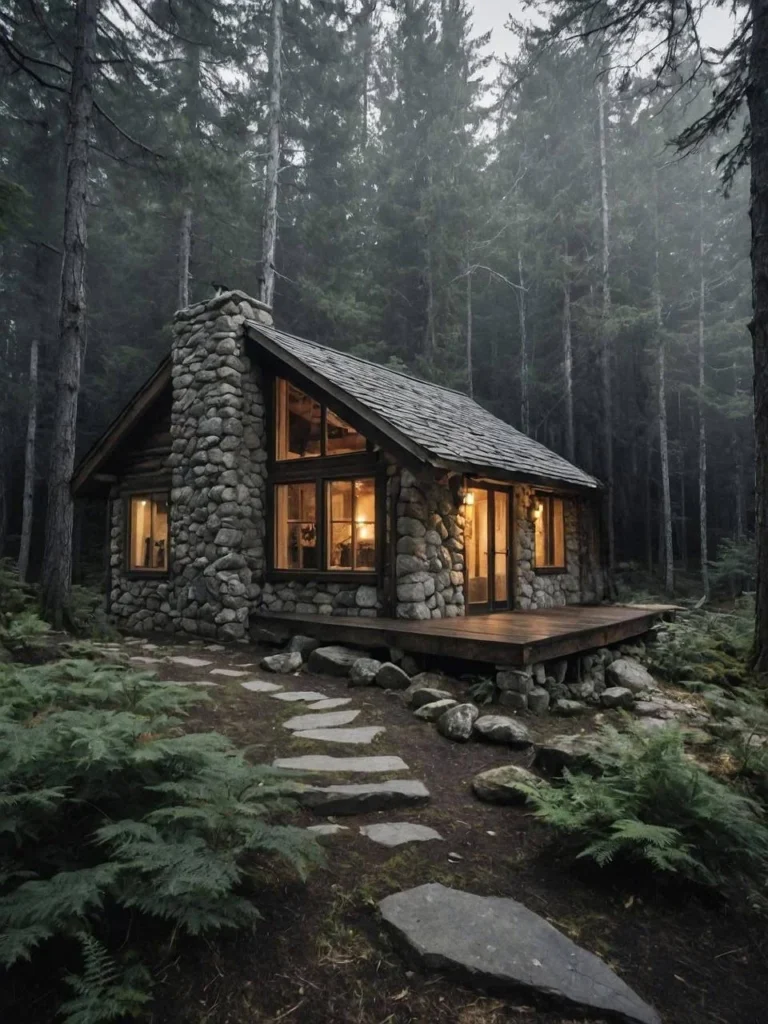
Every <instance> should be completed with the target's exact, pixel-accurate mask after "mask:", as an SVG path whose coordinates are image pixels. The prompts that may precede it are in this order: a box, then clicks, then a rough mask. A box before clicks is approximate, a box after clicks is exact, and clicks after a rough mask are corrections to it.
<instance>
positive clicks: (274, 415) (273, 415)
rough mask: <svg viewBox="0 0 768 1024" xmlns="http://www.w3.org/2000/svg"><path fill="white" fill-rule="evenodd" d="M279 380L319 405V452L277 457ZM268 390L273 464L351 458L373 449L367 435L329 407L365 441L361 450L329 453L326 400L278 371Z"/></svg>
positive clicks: (271, 458)
mask: <svg viewBox="0 0 768 1024" xmlns="http://www.w3.org/2000/svg"><path fill="white" fill-rule="evenodd" d="M281 381H285V382H286V384H289V385H290V386H291V387H294V388H296V390H297V391H301V392H302V394H304V395H306V396H307V398H309V399H310V400H311V401H313V402H316V403H317V404H318V405H319V406H320V452H319V454H317V455H301V456H299V457H298V458H295V459H290V458H278V455H277V449H278V445H279V442H280V434H279V430H278V423H277V419H278V415H279V409H280V403H279V401H278V397H277V389H278V387H279V386H280V382H281ZM269 391H270V396H271V400H270V404H269V418H270V427H271V430H270V435H271V443H270V446H269V451H270V460H271V462H272V463H273V464H274V465H275V466H287V465H288V466H292V465H296V464H299V465H302V466H308V464H309V463H313V462H317V461H318V460H319V459H348V458H351V457H358V456H360V455H364V454H367V453H369V452H372V451H373V445H372V443H371V441H370V439H369V438H368V437H366V436H365V434H364V433H363V432H362V431H361V430H358V429H357V427H355V426H354V424H353V423H350V422H349V420H348V419H347V418H346V417H345V416H342V415H341V413H338V412H336V410H335V409H330V411H331V412H332V413H333V414H334V415H335V416H338V417H339V419H340V420H343V422H344V423H345V424H347V426H349V427H352V429H353V430H355V431H356V433H358V434H359V435H360V436H361V437H362V438H363V440H364V441H365V448H364V449H363V450H361V451H352V452H331V453H329V452H328V451H327V445H328V411H329V408H330V407H329V405H328V402H327V401H325V400H324V399H322V398H315V396H314V395H313V394H310V392H308V391H307V390H306V389H305V388H303V387H300V386H299V385H298V384H294V382H293V381H292V380H291V378H290V377H288V376H285V375H283V374H279V373H276V374H275V375H274V377H272V380H271V387H270V388H269ZM286 416H287V411H286ZM286 423H287V421H286Z"/></svg>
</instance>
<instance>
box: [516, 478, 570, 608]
mask: <svg viewBox="0 0 768 1024" xmlns="http://www.w3.org/2000/svg"><path fill="white" fill-rule="evenodd" d="M535 501H536V493H535V491H534V489H533V488H532V487H527V486H525V485H518V486H516V487H515V531H516V537H517V607H518V608H520V609H534V608H556V607H559V606H562V605H566V604H579V603H580V602H581V601H582V600H583V598H582V595H581V573H580V564H579V548H580V544H579V508H580V504H581V503H580V502H578V501H577V500H571V499H565V500H564V502H563V505H564V508H563V513H564V517H565V563H566V568H565V572H559V573H550V572H547V573H537V572H536V570H535V569H534V565H533V562H534V558H533V552H534V531H535V527H534V525H533V519H532V512H533V507H534V504H535Z"/></svg>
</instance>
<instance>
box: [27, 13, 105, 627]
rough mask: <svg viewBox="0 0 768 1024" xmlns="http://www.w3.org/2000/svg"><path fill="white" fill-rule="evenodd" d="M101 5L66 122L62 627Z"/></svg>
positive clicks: (88, 21) (58, 535)
mask: <svg viewBox="0 0 768 1024" xmlns="http://www.w3.org/2000/svg"><path fill="white" fill-rule="evenodd" d="M99 5H100V0H77V7H76V15H75V50H74V55H73V59H72V72H71V81H70V90H69V108H68V116H67V183H66V193H65V206H64V240H63V246H62V248H63V259H62V268H61V298H60V307H59V329H58V365H57V372H56V397H55V402H54V411H53V422H52V429H51V465H50V472H49V475H48V511H47V516H46V523H45V551H44V555H43V571H42V578H41V584H42V586H41V603H42V609H43V613H44V615H45V616H46V617H47V618H48V619H50V620H51V622H52V623H53V624H54V626H56V627H57V628H60V627H61V625H62V624H63V621H64V617H65V614H66V610H67V607H68V605H69V598H70V593H71V586H72V494H71V491H70V483H71V480H72V470H73V468H74V463H75V428H76V424H77V399H78V394H79V391H80V371H81V366H82V361H83V357H84V355H85V342H86V287H85V272H86V255H87V249H88V200H87V191H88V166H89V160H90V140H91V138H90V137H91V129H92V125H93V68H94V65H93V56H94V50H95V46H96V18H97V15H98V12H99Z"/></svg>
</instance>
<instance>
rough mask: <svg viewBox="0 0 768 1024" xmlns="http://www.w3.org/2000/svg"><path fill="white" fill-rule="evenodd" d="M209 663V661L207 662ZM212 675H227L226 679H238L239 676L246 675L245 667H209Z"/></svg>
mask: <svg viewBox="0 0 768 1024" xmlns="http://www.w3.org/2000/svg"><path fill="white" fill-rule="evenodd" d="M208 664H209V665H210V662H208ZM211 675H212V676H227V678H228V679H239V678H240V676H247V675H248V673H247V672H246V671H245V669H240V668H214V669H211Z"/></svg>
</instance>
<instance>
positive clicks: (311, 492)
mask: <svg viewBox="0 0 768 1024" xmlns="http://www.w3.org/2000/svg"><path fill="white" fill-rule="evenodd" d="M275 568H277V569H317V568H318V559H317V487H316V485H315V482H314V481H312V482H310V483H297V484H278V485H277V486H276V487H275Z"/></svg>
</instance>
